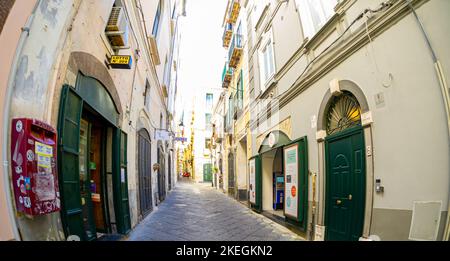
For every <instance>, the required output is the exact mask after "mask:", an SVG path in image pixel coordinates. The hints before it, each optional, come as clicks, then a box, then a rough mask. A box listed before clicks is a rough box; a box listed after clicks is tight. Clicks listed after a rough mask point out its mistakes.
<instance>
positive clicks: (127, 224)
mask: <svg viewBox="0 0 450 261" xmlns="http://www.w3.org/2000/svg"><path fill="white" fill-rule="evenodd" d="M113 135H114V141H113V158H114V161H113V189H114V205H115V212H116V222H117V232H118V233H120V234H127V233H128V232H130V230H131V219H130V207H129V199H128V181H127V135H126V134H125V133H124V132H122V131H121V130H120V129H118V128H115V129H114V134H113Z"/></svg>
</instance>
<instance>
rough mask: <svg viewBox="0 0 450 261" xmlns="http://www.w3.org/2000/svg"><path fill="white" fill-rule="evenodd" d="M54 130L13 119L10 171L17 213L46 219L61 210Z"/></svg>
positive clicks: (23, 120)
mask: <svg viewBox="0 0 450 261" xmlns="http://www.w3.org/2000/svg"><path fill="white" fill-rule="evenodd" d="M56 144H57V135H56V130H55V129H54V128H53V127H52V126H50V125H48V124H46V123H44V122H42V121H39V120H35V119H25V118H21V119H13V121H12V125H11V168H12V182H13V187H14V197H15V201H16V208H17V211H19V212H21V213H24V214H27V215H30V216H37V215H45V214H48V213H52V212H55V211H59V210H60V198H59V187H58V175H57V171H56V170H57V168H56V151H57V150H56Z"/></svg>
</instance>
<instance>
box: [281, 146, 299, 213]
mask: <svg viewBox="0 0 450 261" xmlns="http://www.w3.org/2000/svg"><path fill="white" fill-rule="evenodd" d="M284 170H285V176H286V179H285V180H286V183H285V197H286V200H285V202H284V213H285V215H286V216H289V217H293V218H297V217H298V202H299V195H298V194H299V189H298V188H299V182H298V180H299V177H298V170H299V162H298V145H297V144H296V145H293V146H290V147H287V148H285V149H284Z"/></svg>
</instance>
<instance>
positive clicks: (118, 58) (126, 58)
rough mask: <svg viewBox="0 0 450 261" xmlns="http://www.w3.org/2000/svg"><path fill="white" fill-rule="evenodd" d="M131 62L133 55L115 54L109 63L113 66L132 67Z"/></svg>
mask: <svg viewBox="0 0 450 261" xmlns="http://www.w3.org/2000/svg"><path fill="white" fill-rule="evenodd" d="M131 63H132V59H131V55H113V56H111V60H110V63H109V64H110V65H111V67H113V68H122V69H131Z"/></svg>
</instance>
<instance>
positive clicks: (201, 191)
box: [127, 182, 304, 241]
mask: <svg viewBox="0 0 450 261" xmlns="http://www.w3.org/2000/svg"><path fill="white" fill-rule="evenodd" d="M127 240H131V241H302V240H304V239H303V238H302V237H300V236H299V235H297V234H295V233H294V232H292V231H290V230H289V229H287V228H285V227H283V226H281V225H279V224H277V223H275V222H273V221H272V220H270V219H268V218H266V217H264V216H262V215H260V214H257V213H255V212H253V211H252V210H250V209H249V208H247V207H246V206H244V205H243V204H241V203H239V202H237V201H236V200H234V199H232V198H230V197H228V196H227V195H225V194H223V193H221V192H219V191H217V190H215V189H213V188H211V185H210V184H202V183H200V184H196V183H192V182H179V183H178V185H177V187H176V188H175V189H174V190H173V191H172V192H171V194H169V195H168V197H167V199H166V200H165V201H164V202H162V203H161V204H160V205H159V206H158V207H157V208H155V209H154V210H153V212H152V213H150V214H149V215H148V216H147V217H146V218H145V219H144V220H143V221H142V222H141V223H140V224H139V225H137V226H136V227H135V228H134V230H133V231H132V232H131V233H130V235H129V237H128V239H127Z"/></svg>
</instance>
